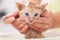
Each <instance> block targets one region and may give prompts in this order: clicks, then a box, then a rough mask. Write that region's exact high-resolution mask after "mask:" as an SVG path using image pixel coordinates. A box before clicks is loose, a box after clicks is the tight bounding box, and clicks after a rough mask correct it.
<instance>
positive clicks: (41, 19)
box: [38, 17, 50, 24]
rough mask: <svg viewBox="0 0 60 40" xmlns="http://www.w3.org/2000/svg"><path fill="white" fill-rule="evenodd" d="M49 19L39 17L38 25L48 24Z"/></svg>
mask: <svg viewBox="0 0 60 40" xmlns="http://www.w3.org/2000/svg"><path fill="white" fill-rule="evenodd" d="M49 20H50V19H49V18H46V17H40V19H39V21H38V23H42V24H48V23H49V22H50V21H49Z"/></svg>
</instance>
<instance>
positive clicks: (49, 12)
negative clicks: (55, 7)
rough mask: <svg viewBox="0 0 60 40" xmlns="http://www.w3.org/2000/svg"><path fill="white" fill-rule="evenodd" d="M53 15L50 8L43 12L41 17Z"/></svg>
mask: <svg viewBox="0 0 60 40" xmlns="http://www.w3.org/2000/svg"><path fill="white" fill-rule="evenodd" d="M51 16H52V12H51V11H48V10H45V11H44V12H43V13H42V14H41V17H46V18H49V17H51Z"/></svg>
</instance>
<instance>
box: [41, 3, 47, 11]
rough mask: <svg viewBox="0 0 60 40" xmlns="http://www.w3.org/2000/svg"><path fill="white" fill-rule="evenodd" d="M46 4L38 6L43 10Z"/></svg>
mask: <svg viewBox="0 0 60 40" xmlns="http://www.w3.org/2000/svg"><path fill="white" fill-rule="evenodd" d="M47 5H48V3H45V4H42V5H41V6H40V9H41V10H44V9H45V7H46V6H47Z"/></svg>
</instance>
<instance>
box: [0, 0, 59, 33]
mask: <svg viewBox="0 0 60 40" xmlns="http://www.w3.org/2000/svg"><path fill="white" fill-rule="evenodd" d="M17 1H18V2H21V0H0V34H1V33H9V34H19V32H18V31H17V30H16V29H15V28H14V27H12V25H11V24H8V25H7V24H4V23H3V21H2V20H1V17H2V16H4V15H6V14H8V13H10V12H12V11H14V10H16V5H15V3H16V2H17ZM42 2H43V3H44V2H48V6H47V9H48V10H51V11H52V12H58V11H60V0H43V1H42ZM57 30H58V29H57ZM57 30H55V32H56V31H57ZM58 32H60V29H59V30H58Z"/></svg>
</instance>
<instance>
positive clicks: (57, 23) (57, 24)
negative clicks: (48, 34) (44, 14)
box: [53, 12, 60, 28]
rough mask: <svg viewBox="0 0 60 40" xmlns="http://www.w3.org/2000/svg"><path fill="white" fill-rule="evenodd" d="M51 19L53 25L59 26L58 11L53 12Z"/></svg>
mask: <svg viewBox="0 0 60 40" xmlns="http://www.w3.org/2000/svg"><path fill="white" fill-rule="evenodd" d="M53 20H54V25H53V27H54V28H55V27H59V26H60V12H57V13H54V14H53Z"/></svg>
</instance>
